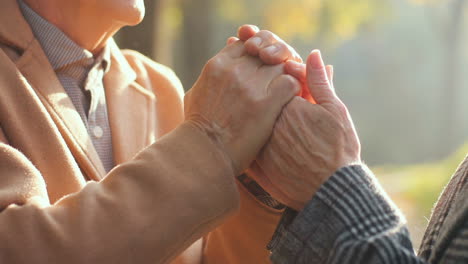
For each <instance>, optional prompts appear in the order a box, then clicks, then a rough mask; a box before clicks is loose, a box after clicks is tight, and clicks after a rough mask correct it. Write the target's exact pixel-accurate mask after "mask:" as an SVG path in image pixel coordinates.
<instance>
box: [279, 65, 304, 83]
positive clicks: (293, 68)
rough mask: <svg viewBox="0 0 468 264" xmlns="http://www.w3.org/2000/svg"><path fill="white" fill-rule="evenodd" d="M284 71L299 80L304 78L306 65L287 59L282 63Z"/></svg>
mask: <svg viewBox="0 0 468 264" xmlns="http://www.w3.org/2000/svg"><path fill="white" fill-rule="evenodd" d="M284 71H285V72H286V73H287V74H290V75H292V76H293V77H294V78H296V79H298V80H299V81H301V82H305V80H306V65H305V64H304V63H299V62H296V61H292V60H289V61H287V62H286V63H285V65H284Z"/></svg>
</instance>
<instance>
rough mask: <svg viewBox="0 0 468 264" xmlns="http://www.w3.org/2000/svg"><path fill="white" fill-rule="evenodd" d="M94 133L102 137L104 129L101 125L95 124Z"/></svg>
mask: <svg viewBox="0 0 468 264" xmlns="http://www.w3.org/2000/svg"><path fill="white" fill-rule="evenodd" d="M93 134H94V136H95V137H97V138H101V137H102V135H104V131H103V130H102V128H101V127H100V126H95V127H94V128H93Z"/></svg>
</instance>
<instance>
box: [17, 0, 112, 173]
mask: <svg viewBox="0 0 468 264" xmlns="http://www.w3.org/2000/svg"><path fill="white" fill-rule="evenodd" d="M18 2H19V6H20V8H21V11H22V13H23V15H24V17H25V19H26V21H27V22H28V23H29V25H30V26H31V29H32V32H33V33H34V36H35V37H36V38H37V40H38V41H39V43H40V44H41V46H42V49H43V50H44V53H45V54H46V56H47V58H48V59H49V62H50V64H51V65H52V68H53V69H54V71H55V73H56V74H57V78H58V80H59V81H60V83H61V84H62V86H63V88H64V89H65V91H66V93H67V94H68V96H69V97H70V99H71V101H72V103H73V105H74V106H75V108H76V111H78V113H79V114H80V116H81V119H82V121H83V123H84V125H85V126H86V128H87V130H88V133H89V135H90V138H91V140H92V142H93V145H94V147H95V149H96V152H97V153H98V155H99V157H100V159H101V161H102V163H103V166H104V169H105V170H106V171H107V172H108V171H110V170H111V169H112V168H113V167H114V161H113V150H112V138H111V131H110V126H109V120H108V115H107V105H106V97H105V92H104V83H103V77H104V74H105V73H106V72H107V71H108V70H109V68H110V50H109V49H108V48H104V50H103V51H102V52H101V53H100V55H99V56H97V57H94V56H93V54H92V53H91V52H89V51H88V50H86V49H83V48H81V47H80V46H78V45H77V44H76V43H75V42H74V41H73V40H71V39H70V38H69V37H67V36H66V35H65V34H64V33H63V32H62V31H61V30H60V29H58V28H57V27H56V26H54V25H52V24H51V23H49V22H48V21H46V20H45V19H43V18H42V17H41V16H40V15H39V14H37V13H36V12H35V11H34V10H32V9H31V8H30V7H28V6H27V5H26V4H25V3H24V2H23V1H21V0H19V1H18Z"/></svg>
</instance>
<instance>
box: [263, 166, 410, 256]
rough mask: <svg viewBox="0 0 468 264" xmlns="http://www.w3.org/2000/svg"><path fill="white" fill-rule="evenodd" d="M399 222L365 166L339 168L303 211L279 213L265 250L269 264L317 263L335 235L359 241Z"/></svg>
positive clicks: (393, 209) (398, 214)
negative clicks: (276, 223)
mask: <svg viewBox="0 0 468 264" xmlns="http://www.w3.org/2000/svg"><path fill="white" fill-rule="evenodd" d="M401 220H402V216H401V215H400V213H399V211H398V209H396V206H395V205H394V204H393V203H392V202H391V201H390V199H389V198H388V197H387V195H386V194H385V192H384V191H383V190H382V188H381V187H380V185H379V184H378V183H377V180H376V179H375V177H374V176H373V175H372V172H371V171H370V170H369V169H368V168H367V167H366V166H365V165H353V166H348V167H344V168H341V169H339V170H338V171H337V172H335V174H334V175H333V176H332V177H330V178H329V179H328V180H327V181H326V182H325V183H324V184H323V185H322V186H321V187H320V189H319V190H318V192H317V193H316V194H315V196H314V197H313V199H312V200H311V201H310V202H309V203H308V204H307V205H306V207H305V208H304V210H303V211H301V212H300V213H297V212H295V211H294V210H292V209H288V210H286V211H285V213H284V215H283V219H282V221H281V222H280V225H279V226H278V228H277V230H276V232H275V235H274V236H273V239H272V241H271V242H270V245H269V246H270V248H269V249H270V250H271V251H272V255H271V259H272V260H273V261H274V263H290V262H291V261H293V260H294V261H296V260H297V259H298V258H306V259H307V260H308V261H310V262H313V261H317V262H323V261H326V260H327V259H328V258H329V255H330V253H331V251H332V249H333V247H334V244H335V242H336V241H337V239H338V238H339V236H340V235H343V234H344V233H346V235H350V236H353V237H355V239H360V238H364V237H368V236H369V235H372V234H370V233H375V234H377V233H380V232H382V231H383V230H386V229H388V228H389V227H390V226H393V225H395V223H397V222H400V221H401ZM305 247H307V250H304V249H305Z"/></svg>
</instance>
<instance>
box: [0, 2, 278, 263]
mask: <svg viewBox="0 0 468 264" xmlns="http://www.w3.org/2000/svg"><path fill="white" fill-rule="evenodd" d="M108 45H110V48H111V54H112V55H111V56H112V58H111V68H110V71H109V72H108V73H107V74H106V75H105V77H104V84H105V91H106V99H107V104H108V105H107V107H108V113H109V122H110V126H111V133H112V142H113V148H114V159H115V164H119V165H118V166H117V167H116V168H114V169H113V170H112V171H111V172H110V173H109V174H107V175H105V173H104V169H103V166H102V164H101V162H100V159H99V157H98V155H97V153H96V150H95V149H94V147H93V144H92V142H91V140H90V138H89V135H88V133H87V130H86V128H85V126H84V124H83V122H82V121H81V119H80V116H79V114H78V113H77V111H76V109H75V108H74V106H73V104H72V102H71V101H70V99H69V97H68V96H67V94H66V92H65V91H64V89H63V87H62V86H61V85H60V82H59V81H58V80H57V77H56V75H55V73H54V71H53V69H52V67H51V65H50V63H49V62H48V60H47V58H46V56H45V54H44V52H43V50H42V48H41V46H40V44H39V43H38V41H37V40H36V39H35V38H34V36H33V34H32V32H31V29H30V27H29V25H28V24H27V22H26V21H25V20H24V18H23V16H22V14H21V12H20V10H19V8H18V5H17V2H16V0H4V1H2V7H1V8H0V142H1V143H0V210H1V212H0V237H1V238H2V239H0V263H100V264H103V263H113V264H114V263H139V264H142V263H168V262H171V261H175V263H227V264H229V263H242V264H246V263H247V264H248V263H269V260H268V256H269V252H268V251H267V250H266V249H265V246H266V244H267V243H268V241H269V239H270V238H271V236H272V234H273V231H274V229H275V227H276V225H277V222H278V220H279V217H280V215H281V212H280V211H278V210H274V209H272V208H269V207H267V206H264V205H263V204H262V203H260V202H259V201H257V200H256V199H255V198H254V196H252V195H251V194H250V193H249V192H247V191H246V190H245V189H244V187H243V186H242V185H240V184H238V183H237V181H236V180H235V177H234V176H235V175H233V170H232V167H231V164H230V163H229V161H228V159H227V158H226V157H224V156H223V154H222V152H220V151H219V148H218V146H216V145H214V144H213V143H212V141H210V140H209V139H208V138H207V137H206V135H205V134H203V133H200V132H199V131H198V130H197V129H196V128H194V127H192V126H190V125H188V124H182V125H181V123H182V121H183V100H182V98H183V90H182V87H181V84H180V82H179V81H178V79H177V78H176V76H175V75H174V74H173V72H172V71H171V70H169V69H168V68H166V67H164V66H161V65H159V64H157V63H155V62H153V61H151V60H150V59H148V58H146V57H144V56H142V55H141V54H139V53H137V52H134V51H123V52H122V51H121V50H119V48H118V47H117V46H116V44H115V43H114V42H113V41H112V40H111V41H109V43H108ZM202 237H203V239H202V240H199V239H200V238H202ZM195 241H198V242H196V243H195V244H193V243H194V242H195ZM192 244H193V246H191V247H189V246H190V245H192ZM187 248H189V249H188V250H186V249H187ZM184 250H186V251H184ZM182 252H184V253H182ZM178 256H179V257H178Z"/></svg>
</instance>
